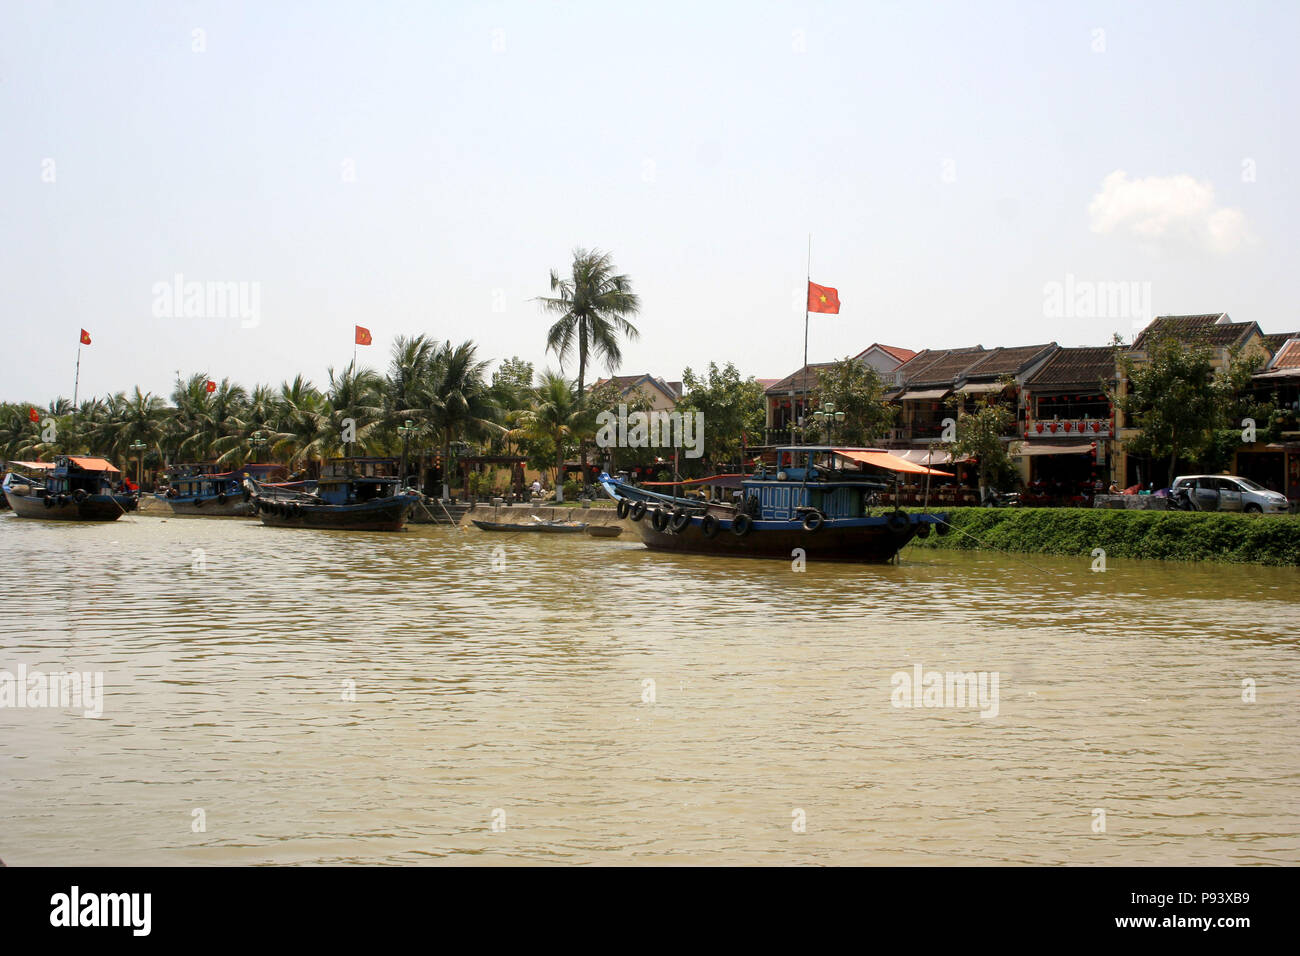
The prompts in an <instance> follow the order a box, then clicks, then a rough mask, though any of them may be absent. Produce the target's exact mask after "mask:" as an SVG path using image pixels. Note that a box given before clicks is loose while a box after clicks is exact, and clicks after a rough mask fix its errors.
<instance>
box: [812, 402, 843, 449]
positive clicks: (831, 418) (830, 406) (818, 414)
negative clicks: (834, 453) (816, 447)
mask: <svg viewBox="0 0 1300 956" xmlns="http://www.w3.org/2000/svg"><path fill="white" fill-rule="evenodd" d="M813 418H815V419H816V420H817V424H818V425H820V426H823V427H825V429H826V444H828V445H833V444H835V442H834V439H833V437H832V436H833V435H834V426H835V425H842V424H844V413H843V412H837V411H836V410H835V403H834V402H827V403H826V404H824V405H823V406H822V407H821V408H819V409H817V411H815V412H813Z"/></svg>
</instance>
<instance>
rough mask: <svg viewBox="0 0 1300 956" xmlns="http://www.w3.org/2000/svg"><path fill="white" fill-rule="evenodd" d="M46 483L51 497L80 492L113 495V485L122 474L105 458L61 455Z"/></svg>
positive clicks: (55, 461)
mask: <svg viewBox="0 0 1300 956" xmlns="http://www.w3.org/2000/svg"><path fill="white" fill-rule="evenodd" d="M49 474H50V477H49V478H48V479H46V481H45V489H46V492H47V493H48V494H50V495H70V494H75V493H76V492H78V491H82V492H85V493H86V494H88V495H107V494H112V493H113V485H114V484H115V482H117V481H118V480H120V477H121V474H122V473H121V472H120V471H118V470H117V469H116V468H115V467H113V464H112V463H111V462H109V461H107V460H105V459H103V458H89V457H83V456H80V455H60V456H59V457H58V458H56V459H55V460H54V469H53V470H52V471H51V472H50V473H49Z"/></svg>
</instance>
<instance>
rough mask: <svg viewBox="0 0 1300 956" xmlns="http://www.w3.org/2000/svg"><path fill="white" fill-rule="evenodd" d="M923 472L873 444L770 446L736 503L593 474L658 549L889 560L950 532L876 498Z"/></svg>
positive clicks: (940, 520)
mask: <svg viewBox="0 0 1300 956" xmlns="http://www.w3.org/2000/svg"><path fill="white" fill-rule="evenodd" d="M900 472H902V473H928V474H934V475H943V476H945V477H947V473H946V472H941V471H937V470H935V469H928V468H926V467H925V466H923V465H915V464H913V463H911V462H909V461H906V460H905V459H902V458H898V457H897V456H895V455H892V454H890V453H889V452H887V451H885V450H883V449H879V448H832V447H828V446H809V445H803V446H792V447H785V448H778V449H777V450H776V463H775V467H774V468H772V469H771V470H768V469H767V468H761V469H760V470H759V471H757V472H756V473H754V474H753V475H747V476H743V477H742V479H741V481H740V485H741V488H742V492H741V495H740V497H739V499H738V500H737V501H736V502H735V503H730V502H721V501H708V500H700V499H689V498H685V497H679V496H676V495H665V494H663V493H660V492H654V491H650V490H648V489H646V488H643V487H640V486H635V485H630V484H628V483H627V482H623V481H619V480H617V479H613V478H611V477H610V476H609V475H607V474H603V475H601V476H600V483H601V485H602V486H603V487H604V489H605V492H606V493H607V494H608V495H609V496H610V497H611V498H613V499H614V500H615V501H617V502H618V513H619V517H621V518H622V517H627V518H631V519H632V520H633V521H634V522H636V524H637V529H638V531H639V532H640V534H641V540H642V541H643V542H645V545H646V546H647V547H649V548H652V549H654V550H656V551H678V552H690V553H697V554H720V555H728V556H732V557H767V558H783V559H785V560H789V559H790V558H791V557H792V555H793V552H794V551H795V549H802V550H803V552H804V554H805V556H806V557H807V559H808V560H810V561H812V560H821V561H858V562H871V563H881V562H885V561H889V560H890V559H891V558H893V557H894V556H895V555H896V554H897V553H898V551H899V550H900V549H901V548H902V547H903V546H904V545H906V544H907V543H908V542H909V541H911V540H912V539H913V538H914V537H927V536H928V535H929V534H930V533H931V531H934V532H935V533H937V534H940V535H942V534H946V533H947V532H948V524H947V515H946V514H930V513H908V512H905V511H902V510H898V509H885V508H882V507H881V506H880V504H879V497H878V496H879V493H880V492H882V491H885V490H887V489H888V487H889V485H888V482H887V480H886V479H887V478H888V477H889V476H890V475H891V474H892V475H897V474H898V473H900Z"/></svg>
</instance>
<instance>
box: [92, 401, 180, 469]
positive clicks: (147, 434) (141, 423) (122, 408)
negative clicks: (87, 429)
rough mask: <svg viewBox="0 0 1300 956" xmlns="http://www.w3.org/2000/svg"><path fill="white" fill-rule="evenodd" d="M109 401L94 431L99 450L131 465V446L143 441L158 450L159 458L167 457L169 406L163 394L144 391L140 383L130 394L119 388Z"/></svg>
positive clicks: (156, 451)
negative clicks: (164, 452)
mask: <svg viewBox="0 0 1300 956" xmlns="http://www.w3.org/2000/svg"><path fill="white" fill-rule="evenodd" d="M106 405H107V414H106V415H105V417H104V420H103V421H102V422H99V423H97V424H96V426H95V427H94V428H93V430H92V432H91V435H92V437H93V438H94V440H95V444H96V447H97V449H98V450H100V451H102V452H103V453H104V454H105V455H107V456H109V457H111V458H114V459H116V460H118V461H120V462H122V463H123V464H124V465H126V466H127V467H128V468H129V467H130V466H129V459H130V457H131V446H132V445H133V444H134V443H135V442H142V443H143V444H144V445H146V446H148V447H151V448H152V449H153V450H154V453H155V454H156V455H157V456H158V460H159V462H161V461H163V440H164V439H165V438H166V437H167V417H168V416H167V412H168V409H167V404H166V403H165V402H164V401H163V400H162V399H161V398H159V397H158V396H157V395H154V394H153V393H151V392H141V391H140V386H138V385H137V386H136V387H135V390H134V391H133V392H132V393H131V394H130V395H127V394H126V393H125V392H118V393H117V394H116V395H111V396H109V398H108V401H107V403H106ZM141 468H143V458H142V459H141Z"/></svg>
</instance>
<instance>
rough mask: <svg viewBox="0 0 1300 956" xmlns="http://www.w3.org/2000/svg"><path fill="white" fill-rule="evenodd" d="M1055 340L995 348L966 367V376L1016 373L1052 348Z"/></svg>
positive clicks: (984, 376) (978, 376)
mask: <svg viewBox="0 0 1300 956" xmlns="http://www.w3.org/2000/svg"><path fill="white" fill-rule="evenodd" d="M1056 347H1057V346H1056V343H1055V342H1049V343H1047V344H1046V345H1017V346H1014V347H1012V348H1001V347H999V348H995V349H992V350H991V351H990V352H989V354H988V355H987V356H986V357H985V358H982V359H980V360H979V361H978V362H976V363H975V364H974V365H972V366H971V367H970V368H968V369H966V376H965V377H966V378H968V379H977V378H996V377H998V376H999V375H1018V374H1019V373H1021V372H1022V371H1024V370H1025V369H1026V368H1028V367H1029V366H1031V365H1033V364H1034V363H1035V362H1037V361H1039V360H1041V359H1042V358H1043V357H1044V356H1046V355H1047V354H1048V353H1049V352H1051V351H1052V349H1054V348H1056Z"/></svg>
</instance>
